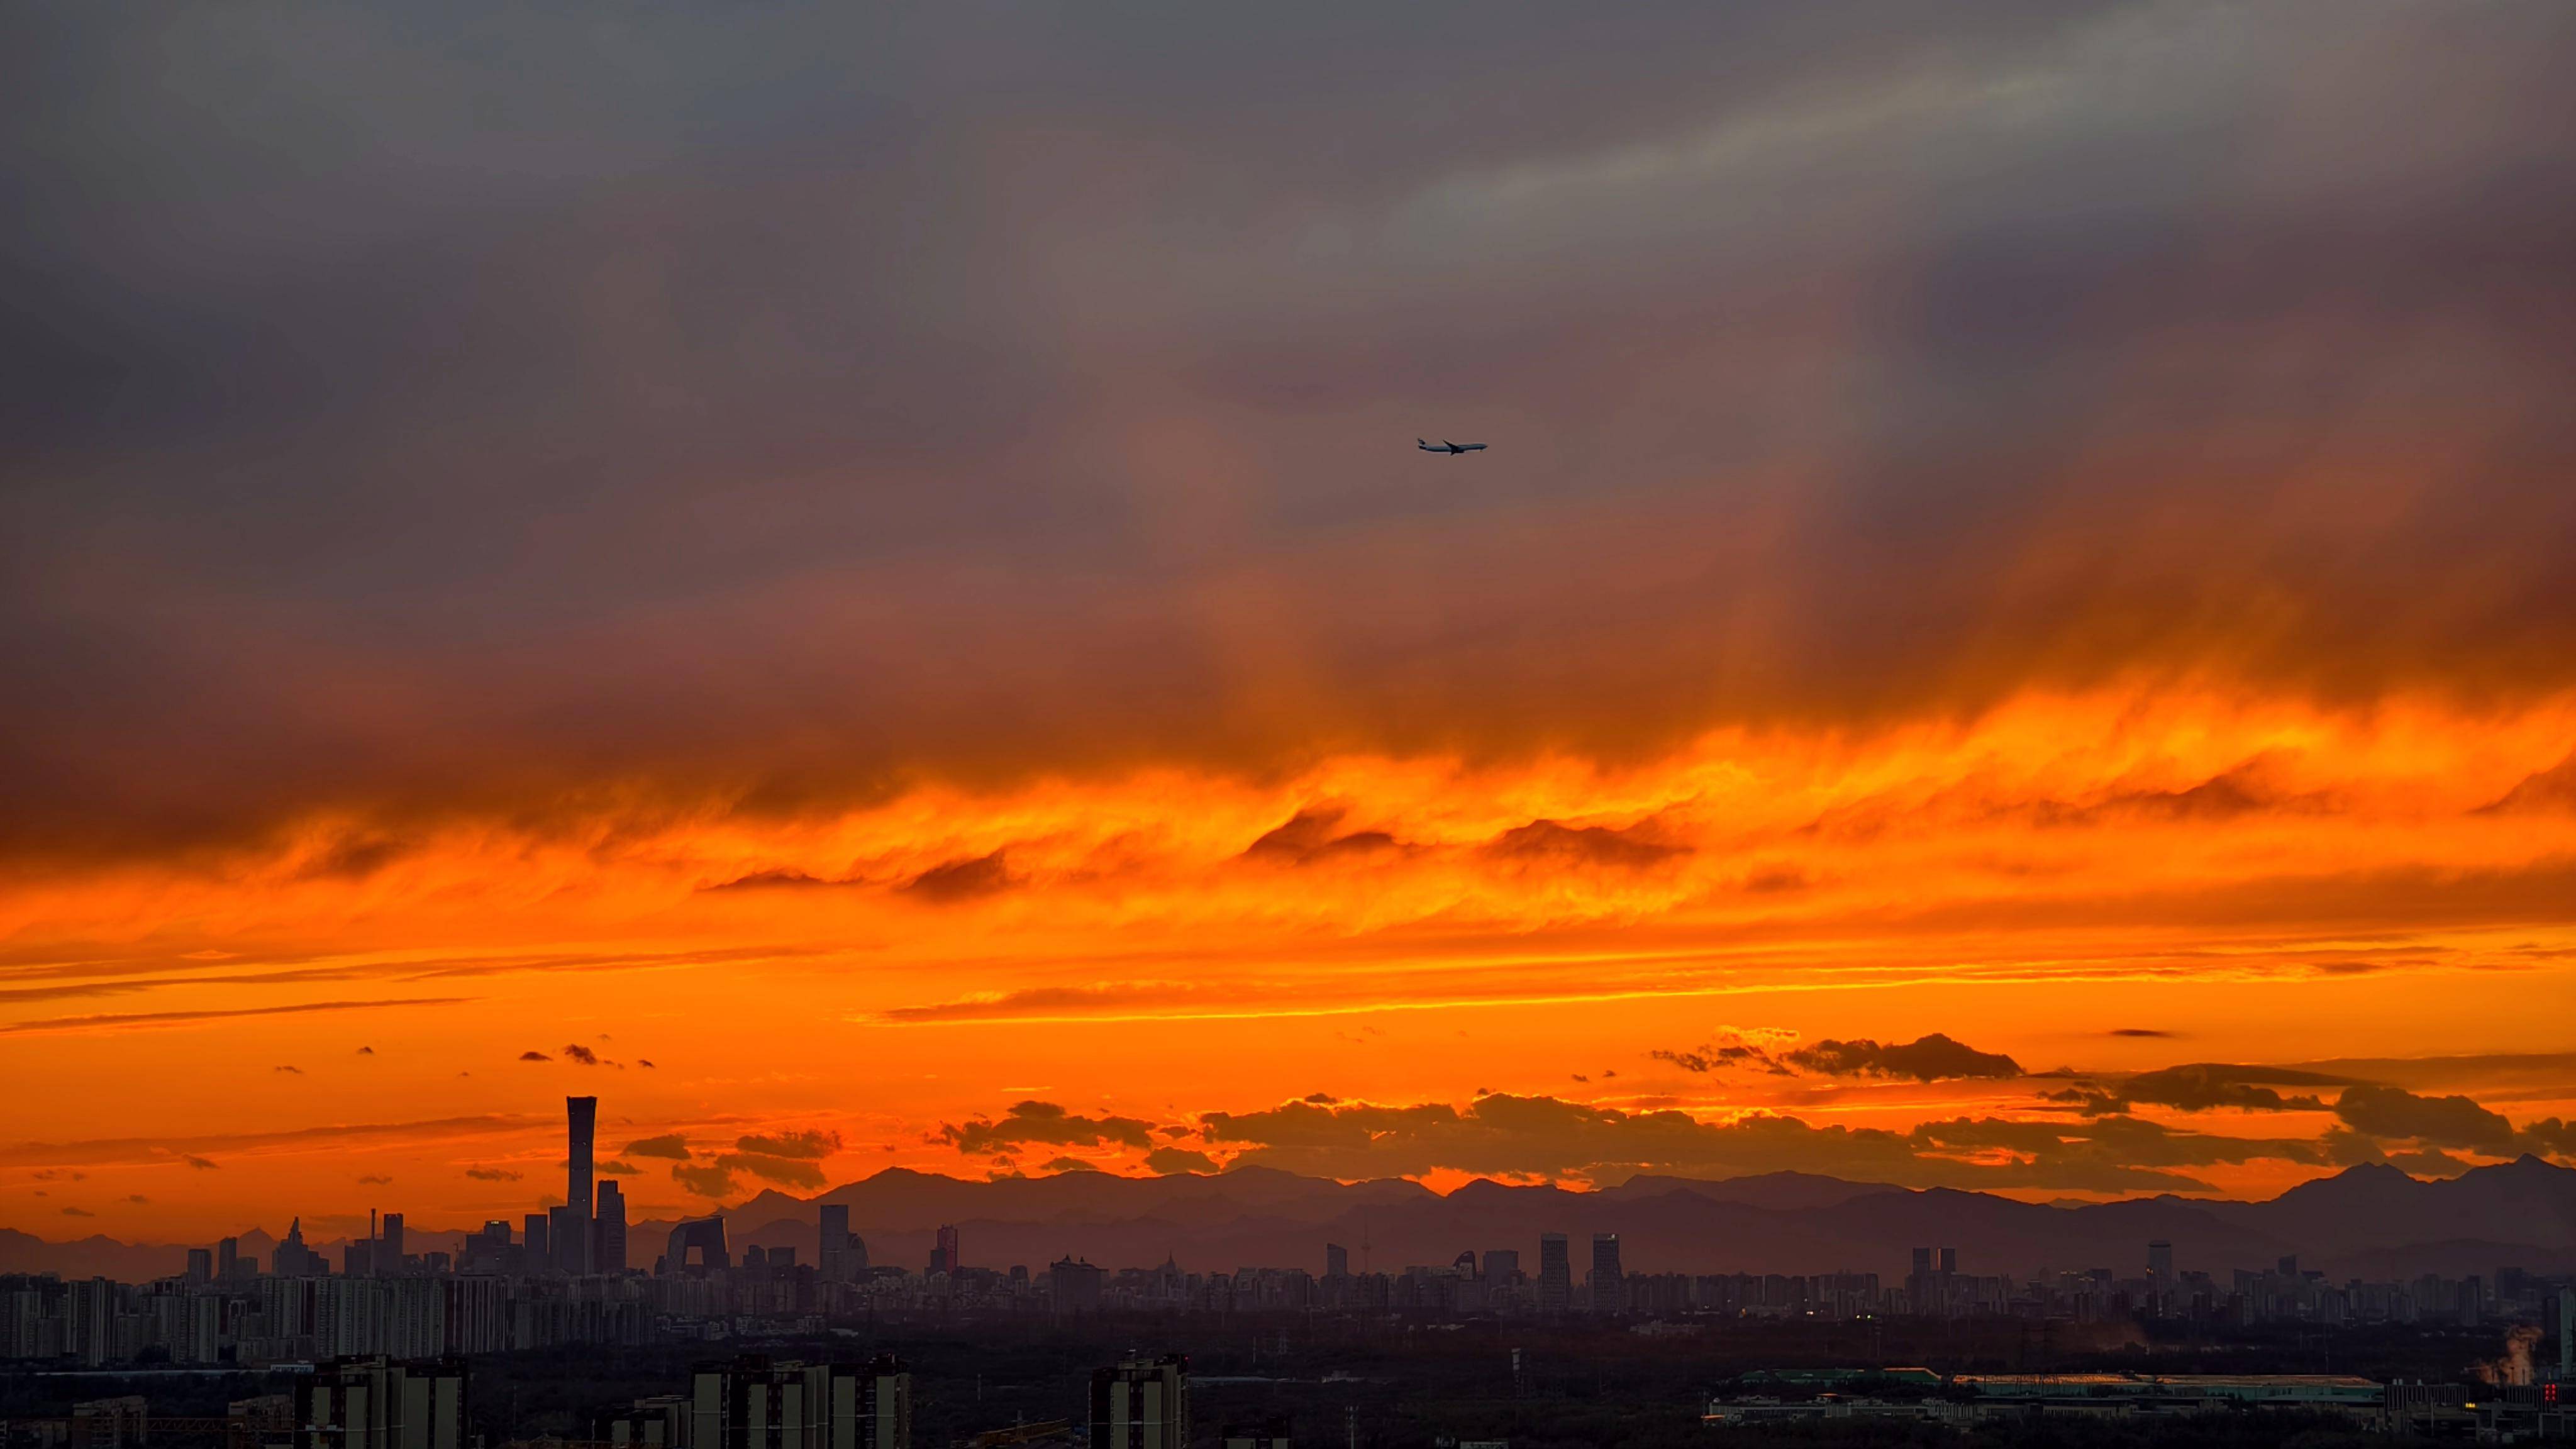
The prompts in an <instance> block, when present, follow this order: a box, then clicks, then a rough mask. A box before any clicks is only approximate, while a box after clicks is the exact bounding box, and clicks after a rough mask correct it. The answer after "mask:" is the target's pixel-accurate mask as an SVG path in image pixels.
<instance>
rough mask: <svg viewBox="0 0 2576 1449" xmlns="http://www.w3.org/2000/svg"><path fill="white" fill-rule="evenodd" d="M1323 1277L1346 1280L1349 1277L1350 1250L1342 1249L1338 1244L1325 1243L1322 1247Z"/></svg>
mask: <svg viewBox="0 0 2576 1449" xmlns="http://www.w3.org/2000/svg"><path fill="white" fill-rule="evenodd" d="M1324 1276H1325V1277H1327V1278H1347V1277H1349V1276H1351V1250H1350V1249H1348V1248H1345V1247H1343V1246H1342V1245H1341V1244H1339V1243H1326V1244H1325V1245H1324Z"/></svg>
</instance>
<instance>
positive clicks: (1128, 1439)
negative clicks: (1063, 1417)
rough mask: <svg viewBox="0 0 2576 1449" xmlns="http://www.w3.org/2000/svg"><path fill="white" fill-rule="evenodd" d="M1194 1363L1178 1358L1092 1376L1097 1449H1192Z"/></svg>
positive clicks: (1138, 1361) (1134, 1361)
mask: <svg viewBox="0 0 2576 1449" xmlns="http://www.w3.org/2000/svg"><path fill="white" fill-rule="evenodd" d="M1189 1442H1190V1361H1189V1360H1188V1359H1187V1358H1184V1357H1182V1356H1181V1355H1179V1354H1177V1353H1167V1354H1165V1355H1163V1356H1162V1357H1161V1358H1158V1359H1145V1358H1130V1359H1121V1360H1119V1362H1118V1365H1117V1367H1115V1368H1104V1369H1093V1370H1092V1371H1091V1449H1187V1446H1188V1444H1189Z"/></svg>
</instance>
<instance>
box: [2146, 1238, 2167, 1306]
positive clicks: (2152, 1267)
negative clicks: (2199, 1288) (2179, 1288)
mask: <svg viewBox="0 0 2576 1449" xmlns="http://www.w3.org/2000/svg"><path fill="white" fill-rule="evenodd" d="M2147 1281H2148V1282H2149V1283H2152V1284H2154V1285H2155V1290H2156V1291H2157V1292H2159V1293H2171V1292H2172V1291H2173V1285H2174V1270H2173V1244H2171V1243H2168V1242H2166V1241H2164V1240H2163V1239H2161V1238H2159V1239H2157V1240H2156V1241H2154V1242H2152V1243H2149V1244H2147Z"/></svg>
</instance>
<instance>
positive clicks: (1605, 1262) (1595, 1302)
mask: <svg viewBox="0 0 2576 1449" xmlns="http://www.w3.org/2000/svg"><path fill="white" fill-rule="evenodd" d="M1627 1288H1628V1276H1627V1274H1626V1273H1624V1272H1622V1271H1621V1270H1620V1267H1619V1235H1618V1234H1617V1233H1594V1234H1593V1235H1592V1311H1593V1312H1595V1313H1618V1312H1622V1311H1624V1310H1625V1309H1626V1308H1627V1306H1628V1303H1627V1296H1628V1295H1627Z"/></svg>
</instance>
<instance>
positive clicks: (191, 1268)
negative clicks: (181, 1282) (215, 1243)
mask: <svg viewBox="0 0 2576 1449" xmlns="http://www.w3.org/2000/svg"><path fill="white" fill-rule="evenodd" d="M214 1276H215V1255H214V1251H213V1250H212V1249H209V1248H190V1249H189V1250H188V1281H189V1282H191V1283H206V1282H211V1281H213V1279H214Z"/></svg>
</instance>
